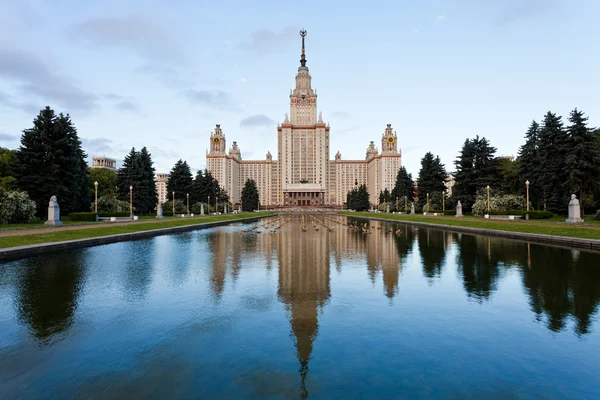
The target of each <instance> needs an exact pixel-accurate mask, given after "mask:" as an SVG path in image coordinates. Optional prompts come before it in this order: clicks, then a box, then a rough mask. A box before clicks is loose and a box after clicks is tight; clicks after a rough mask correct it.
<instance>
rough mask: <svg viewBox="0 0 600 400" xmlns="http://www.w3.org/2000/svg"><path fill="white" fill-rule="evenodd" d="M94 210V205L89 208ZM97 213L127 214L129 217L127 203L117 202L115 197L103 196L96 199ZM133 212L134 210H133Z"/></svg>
mask: <svg viewBox="0 0 600 400" xmlns="http://www.w3.org/2000/svg"><path fill="white" fill-rule="evenodd" d="M90 209H91V210H95V207H94V203H93V202H92V205H91V206H90ZM98 211H102V212H127V215H129V202H127V201H123V200H119V199H117V197H116V196H115V195H105V196H101V197H99V198H98ZM134 211H135V209H134Z"/></svg>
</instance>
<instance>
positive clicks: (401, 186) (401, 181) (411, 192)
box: [390, 167, 415, 211]
mask: <svg viewBox="0 0 600 400" xmlns="http://www.w3.org/2000/svg"><path fill="white" fill-rule="evenodd" d="M405 196H406V200H407V201H408V202H409V203H410V202H412V201H414V197H415V187H414V184H413V179H412V174H409V173H408V172H407V171H406V167H401V168H400V169H399V170H398V174H397V175H396V184H395V185H394V188H393V189H392V192H391V193H390V197H391V201H392V202H393V203H394V208H395V207H396V199H398V208H404V203H405V201H404V197H405ZM396 211H397V210H396Z"/></svg>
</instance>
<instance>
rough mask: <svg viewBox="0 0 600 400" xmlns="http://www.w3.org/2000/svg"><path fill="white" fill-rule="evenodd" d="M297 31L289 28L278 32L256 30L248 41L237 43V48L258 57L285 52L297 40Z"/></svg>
mask: <svg viewBox="0 0 600 400" xmlns="http://www.w3.org/2000/svg"><path fill="white" fill-rule="evenodd" d="M299 31H300V29H298V28H295V27H291V26H290V27H286V28H283V29H282V30H281V31H279V32H273V31H270V30H266V29H262V30H258V31H255V32H254V33H252V34H251V35H250V40H248V41H246V42H242V43H238V44H237V48H238V49H241V50H246V51H251V52H254V53H257V54H259V55H265V54H273V53H278V52H281V51H283V50H286V49H287V48H288V47H289V44H290V43H292V42H293V41H294V40H299V34H298V32H299ZM298 50H300V49H298Z"/></svg>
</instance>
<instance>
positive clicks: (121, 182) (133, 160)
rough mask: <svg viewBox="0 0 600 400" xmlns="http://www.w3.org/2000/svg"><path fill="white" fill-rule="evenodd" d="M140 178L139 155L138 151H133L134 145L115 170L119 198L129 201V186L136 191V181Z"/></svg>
mask: <svg viewBox="0 0 600 400" xmlns="http://www.w3.org/2000/svg"><path fill="white" fill-rule="evenodd" d="M140 180H141V171H140V168H139V156H138V152H137V151H135V147H133V148H131V151H130V152H129V154H127V155H126V156H125V158H124V159H123V164H122V165H121V168H119V171H118V172H117V195H118V197H119V199H120V200H123V201H127V202H129V188H130V187H133V188H134V190H136V191H137V183H138V182H139V181H140ZM135 198H137V196H135ZM136 211H137V209H136Z"/></svg>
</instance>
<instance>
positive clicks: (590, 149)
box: [565, 109, 600, 202]
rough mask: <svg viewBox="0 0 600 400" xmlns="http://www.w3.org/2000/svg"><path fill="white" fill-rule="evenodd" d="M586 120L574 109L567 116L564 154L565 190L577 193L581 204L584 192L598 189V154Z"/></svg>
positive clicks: (599, 160)
mask: <svg viewBox="0 0 600 400" xmlns="http://www.w3.org/2000/svg"><path fill="white" fill-rule="evenodd" d="M587 120H588V118H587V117H585V116H584V114H583V112H581V111H579V110H577V109H574V110H573V111H571V114H570V116H569V122H570V123H571V125H569V126H568V127H567V133H568V145H567V150H566V154H565V167H566V170H567V174H568V178H567V189H568V192H569V193H576V192H579V199H580V200H581V201H582V202H583V198H584V197H583V195H584V191H588V192H589V191H593V190H597V189H598V184H599V181H598V177H600V153H599V152H598V149H597V148H596V138H595V137H594V135H593V133H592V129H590V128H588V126H587Z"/></svg>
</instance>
